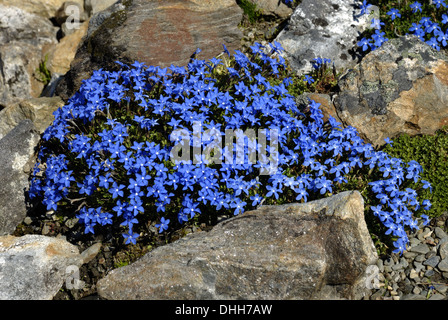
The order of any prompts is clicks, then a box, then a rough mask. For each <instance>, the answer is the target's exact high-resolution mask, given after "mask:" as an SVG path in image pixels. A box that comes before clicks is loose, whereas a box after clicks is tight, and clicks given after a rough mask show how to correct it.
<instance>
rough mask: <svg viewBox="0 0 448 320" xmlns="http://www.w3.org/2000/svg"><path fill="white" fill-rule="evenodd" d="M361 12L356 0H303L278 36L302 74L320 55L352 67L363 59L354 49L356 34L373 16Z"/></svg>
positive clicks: (307, 70)
mask: <svg viewBox="0 0 448 320" xmlns="http://www.w3.org/2000/svg"><path fill="white" fill-rule="evenodd" d="M373 8H374V7H372V9H373ZM360 12H361V11H360V10H359V9H357V8H356V6H355V1H346V0H321V1H315V0H303V1H302V2H301V3H300V4H299V5H298V6H297V7H296V9H295V10H294V13H293V14H292V15H291V17H290V19H289V22H288V24H287V25H286V27H285V28H284V29H283V30H282V31H281V32H280V33H279V35H278V36H277V37H276V39H275V40H276V41H277V42H279V43H280V44H281V45H282V47H283V48H284V49H285V54H284V56H285V59H286V60H288V62H289V63H290V65H291V67H292V68H293V70H294V71H296V72H297V73H299V74H303V73H307V72H309V71H311V70H312V62H313V59H314V58H317V57H321V58H329V59H332V62H334V65H335V67H336V68H338V69H341V68H342V69H347V68H352V67H353V66H355V65H356V64H357V63H358V62H359V60H360V57H359V55H357V54H356V53H355V52H354V50H353V49H354V48H355V47H356V46H357V45H356V43H357V42H358V40H357V38H358V36H359V35H360V34H361V33H362V32H363V31H364V30H366V29H367V28H369V27H370V24H371V19H372V16H370V17H369V16H368V15H367V14H365V15H363V16H359V14H360Z"/></svg>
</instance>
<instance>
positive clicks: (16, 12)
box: [0, 4, 57, 106]
mask: <svg viewBox="0 0 448 320" xmlns="http://www.w3.org/2000/svg"><path fill="white" fill-rule="evenodd" d="M0 25H1V28H0V105H2V106H7V105H9V104H11V103H14V102H17V101H20V100H23V99H27V98H31V97H38V96H39V95H40V93H41V91H42V89H43V87H44V84H43V83H42V82H40V81H39V80H38V79H37V78H38V77H36V75H37V74H36V69H38V67H39V64H40V63H41V62H42V61H44V58H45V56H44V52H45V51H46V50H47V49H48V48H50V46H51V45H54V44H56V43H57V38H56V34H57V28H56V27H54V26H53V24H52V23H51V22H50V20H49V19H45V18H43V17H41V16H38V15H35V14H32V13H29V12H26V11H24V10H21V9H19V8H16V7H9V6H3V5H1V4H0Z"/></svg>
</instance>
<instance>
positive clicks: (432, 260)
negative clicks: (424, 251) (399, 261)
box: [423, 256, 440, 268]
mask: <svg viewBox="0 0 448 320" xmlns="http://www.w3.org/2000/svg"><path fill="white" fill-rule="evenodd" d="M439 262H440V257H439V256H433V257H431V258H429V259H426V260H425V261H424V262H423V265H425V266H430V267H432V268H435V267H436V266H437V265H438V264H439Z"/></svg>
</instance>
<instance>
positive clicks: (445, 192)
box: [384, 126, 448, 218]
mask: <svg viewBox="0 0 448 320" xmlns="http://www.w3.org/2000/svg"><path fill="white" fill-rule="evenodd" d="M384 152H386V153H388V154H389V155H391V156H393V157H400V158H402V159H403V160H405V161H411V160H413V161H418V163H420V164H421V166H422V168H423V172H422V174H421V177H422V179H423V180H424V181H431V184H430V185H429V184H424V185H423V186H422V188H423V189H422V190H420V193H421V194H422V195H424V196H425V197H426V198H427V199H429V200H430V203H431V204H432V205H431V206H430V208H429V210H428V216H429V217H430V218H433V217H438V216H440V215H441V214H443V213H448V127H447V126H445V127H444V128H442V129H441V130H439V131H438V132H436V133H435V134H434V135H419V136H414V137H411V136H409V135H407V134H403V135H401V136H399V137H397V138H396V139H394V141H393V144H389V145H387V146H386V147H385V148H384Z"/></svg>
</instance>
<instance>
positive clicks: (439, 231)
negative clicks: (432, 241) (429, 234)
mask: <svg viewBox="0 0 448 320" xmlns="http://www.w3.org/2000/svg"><path fill="white" fill-rule="evenodd" d="M434 233H435V234H436V236H437V237H438V238H440V239H446V238H448V234H446V232H445V231H443V230H442V229H441V228H440V227H436V228H435V229H434Z"/></svg>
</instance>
